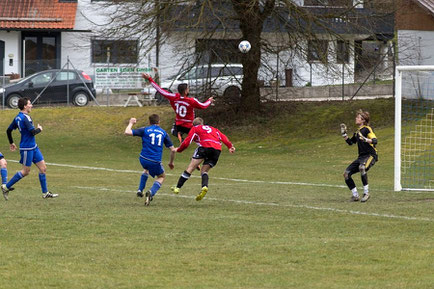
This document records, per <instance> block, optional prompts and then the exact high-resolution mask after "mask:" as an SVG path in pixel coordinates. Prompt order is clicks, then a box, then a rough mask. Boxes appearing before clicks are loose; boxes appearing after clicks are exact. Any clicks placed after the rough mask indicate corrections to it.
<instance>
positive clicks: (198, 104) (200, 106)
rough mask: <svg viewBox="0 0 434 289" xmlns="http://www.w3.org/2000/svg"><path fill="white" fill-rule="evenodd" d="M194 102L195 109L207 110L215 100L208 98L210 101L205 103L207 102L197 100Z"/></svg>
mask: <svg viewBox="0 0 434 289" xmlns="http://www.w3.org/2000/svg"><path fill="white" fill-rule="evenodd" d="M194 100H195V102H194V108H198V109H205V108H207V107H208V106H210V105H211V103H213V102H214V98H213V97H210V98H208V100H207V101H205V102H200V101H199V100H197V99H196V98H195V99H194Z"/></svg>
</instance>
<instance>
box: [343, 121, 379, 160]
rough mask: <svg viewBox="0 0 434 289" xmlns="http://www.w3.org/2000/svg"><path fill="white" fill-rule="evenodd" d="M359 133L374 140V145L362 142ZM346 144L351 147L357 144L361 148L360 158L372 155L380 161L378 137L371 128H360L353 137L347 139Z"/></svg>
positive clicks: (365, 126)
mask: <svg viewBox="0 0 434 289" xmlns="http://www.w3.org/2000/svg"><path fill="white" fill-rule="evenodd" d="M359 133H360V134H361V135H362V136H364V137H366V138H369V139H371V140H372V144H370V143H367V142H364V141H362V140H361V139H360V138H359ZM346 142H347V143H348V144H349V145H352V144H355V143H357V147H358V148H359V156H363V155H371V156H374V157H375V159H376V160H378V154H377V148H376V146H377V136H376V135H375V133H374V131H373V130H372V128H371V127H369V126H367V125H364V126H362V127H360V128H359V129H358V130H357V131H356V132H355V133H354V134H353V137H351V138H347V140H346Z"/></svg>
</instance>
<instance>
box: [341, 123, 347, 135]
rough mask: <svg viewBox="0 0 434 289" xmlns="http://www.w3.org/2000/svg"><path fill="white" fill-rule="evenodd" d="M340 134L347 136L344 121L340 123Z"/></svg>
mask: <svg viewBox="0 0 434 289" xmlns="http://www.w3.org/2000/svg"><path fill="white" fill-rule="evenodd" d="M341 134H342V136H343V137H347V136H348V135H347V126H346V125H345V123H341Z"/></svg>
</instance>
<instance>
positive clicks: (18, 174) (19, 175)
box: [6, 172, 23, 189]
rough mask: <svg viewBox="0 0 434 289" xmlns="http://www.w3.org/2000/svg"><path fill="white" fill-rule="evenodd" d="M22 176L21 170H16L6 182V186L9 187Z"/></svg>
mask: <svg viewBox="0 0 434 289" xmlns="http://www.w3.org/2000/svg"><path fill="white" fill-rule="evenodd" d="M22 178H23V174H22V173H21V172H17V173H16V174H15V175H14V176H13V177H12V179H11V180H10V181H9V182H8V183H7V184H6V187H7V188H8V189H9V188H11V187H12V186H13V185H14V184H15V183H16V182H18V181H19V180H21V179H22Z"/></svg>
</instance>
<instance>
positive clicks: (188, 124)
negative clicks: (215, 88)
mask: <svg viewBox="0 0 434 289" xmlns="http://www.w3.org/2000/svg"><path fill="white" fill-rule="evenodd" d="M142 76H143V78H145V79H147V80H149V82H150V83H151V85H152V86H153V87H154V88H155V89H156V90H157V91H158V92H159V93H161V94H162V95H163V96H164V97H165V98H167V99H168V100H169V102H170V105H171V106H172V108H173V110H174V111H175V113H176V118H175V125H174V128H173V131H172V133H173V135H174V136H177V137H178V139H179V142H180V143H181V142H182V135H183V134H184V133H185V134H188V133H189V131H190V129H191V128H192V127H193V120H194V117H195V115H194V109H195V108H198V109H205V108H207V107H208V106H209V105H210V104H211V103H212V102H214V98H213V97H210V98H209V99H208V100H207V101H205V102H203V103H202V102H200V101H198V100H197V99H196V98H194V97H189V96H188V93H189V87H188V85H187V84H186V83H181V84H180V85H178V93H172V92H168V91H166V90H164V89H162V88H161V87H160V86H159V85H158V84H157V83H156V82H155V81H154V80H153V79H152V77H151V76H150V75H149V74H148V73H143V75H142Z"/></svg>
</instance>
